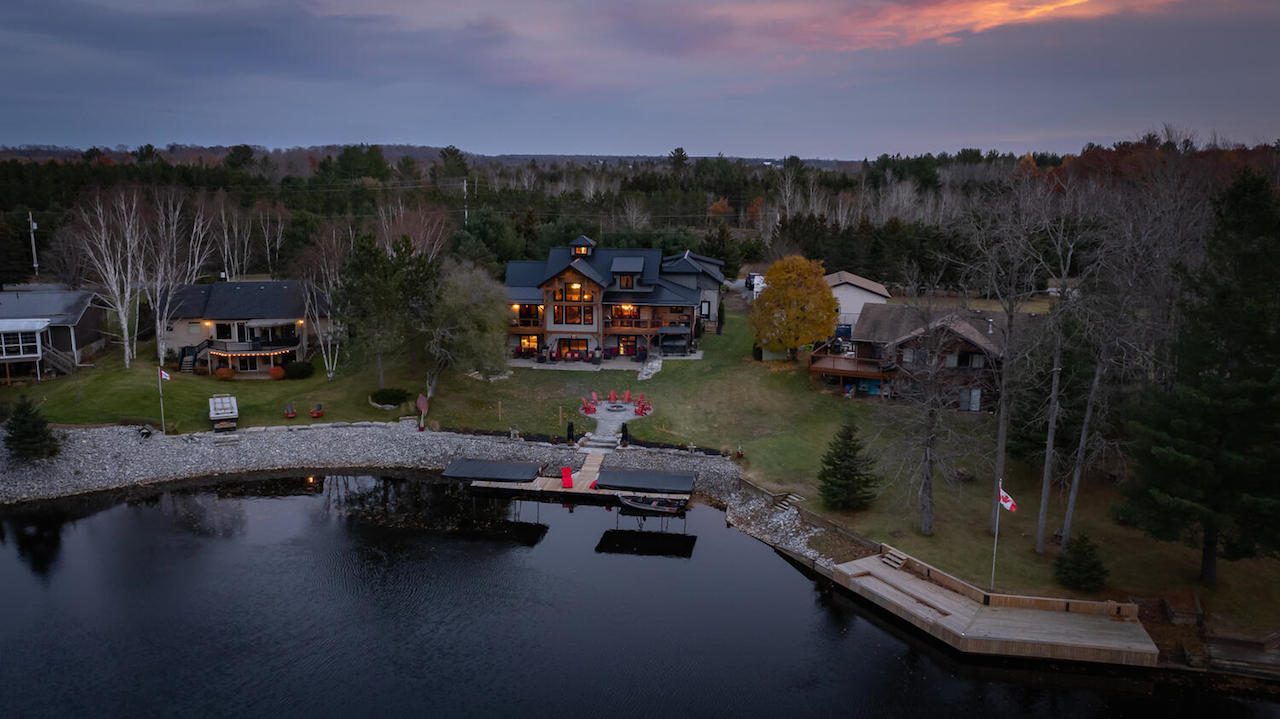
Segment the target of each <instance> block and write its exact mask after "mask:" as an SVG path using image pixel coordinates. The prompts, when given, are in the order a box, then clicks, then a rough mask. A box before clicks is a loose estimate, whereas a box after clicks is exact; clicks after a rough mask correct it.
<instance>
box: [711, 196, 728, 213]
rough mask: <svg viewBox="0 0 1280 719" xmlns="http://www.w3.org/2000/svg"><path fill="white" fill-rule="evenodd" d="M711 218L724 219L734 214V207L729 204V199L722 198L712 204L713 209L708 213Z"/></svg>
mask: <svg viewBox="0 0 1280 719" xmlns="http://www.w3.org/2000/svg"><path fill="white" fill-rule="evenodd" d="M707 214H709V215H710V216H711V217H724V216H726V215H732V214H733V206H732V205H730V204H729V198H727V197H721V198H720V199H718V200H716V201H715V202H713V203H711V209H710V210H708V211H707Z"/></svg>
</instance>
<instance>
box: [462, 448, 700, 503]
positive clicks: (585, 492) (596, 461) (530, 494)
mask: <svg viewBox="0 0 1280 719" xmlns="http://www.w3.org/2000/svg"><path fill="white" fill-rule="evenodd" d="M603 460H604V455H601V454H590V455H587V459H586V461H584V462H583V463H582V469H581V470H579V471H578V472H576V473H574V474H573V486H572V487H564V486H562V483H563V482H562V480H561V478H560V476H559V475H558V474H557V475H556V476H554V477H536V478H534V480H533V481H532V482H489V481H484V480H473V481H472V482H471V487H472V488H473V489H483V490H485V491H489V492H495V493H500V494H512V495H519V496H521V497H527V498H534V499H538V498H541V499H542V500H544V501H552V500H555V501H564V502H579V503H591V504H617V496H618V495H619V494H625V495H627V496H628V497H656V498H658V499H688V498H689V495H688V494H684V493H676V494H671V493H664V492H647V491H640V490H631V489H627V490H618V489H592V488H591V483H592V482H594V481H596V480H597V479H599V477H600V463H601V462H602V461H603Z"/></svg>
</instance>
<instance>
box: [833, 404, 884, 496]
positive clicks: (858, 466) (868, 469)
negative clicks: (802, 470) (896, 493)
mask: <svg viewBox="0 0 1280 719" xmlns="http://www.w3.org/2000/svg"><path fill="white" fill-rule="evenodd" d="M874 466H875V460H874V459H872V458H871V457H868V456H867V455H866V453H865V451H864V449H863V447H862V441H861V440H859V439H858V427H857V425H855V424H854V422H853V420H852V419H850V420H848V421H846V422H845V423H844V425H843V426H841V427H840V431H838V432H836V436H835V438H834V439H832V440H831V444H830V445H829V446H828V448H827V454H826V455H825V456H824V457H823V458H822V470H821V471H820V472H818V493H819V494H821V495H822V502H823V504H825V505H827V506H828V507H830V508H831V509H861V508H863V507H866V506H867V505H869V504H871V502H872V500H874V499H875V498H876V491H875V490H876V485H878V484H879V483H880V478H879V477H877V476H876V475H875V474H874V473H873V472H872V469H873V467H874Z"/></svg>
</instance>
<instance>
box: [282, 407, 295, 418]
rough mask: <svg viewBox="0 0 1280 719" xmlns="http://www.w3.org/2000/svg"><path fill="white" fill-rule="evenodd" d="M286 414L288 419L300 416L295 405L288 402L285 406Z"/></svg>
mask: <svg viewBox="0 0 1280 719" xmlns="http://www.w3.org/2000/svg"><path fill="white" fill-rule="evenodd" d="M284 416H285V417H286V418H287V419H293V418H294V417H297V416H298V411H297V410H295V409H294V408H293V405H291V404H286V405H285V406H284Z"/></svg>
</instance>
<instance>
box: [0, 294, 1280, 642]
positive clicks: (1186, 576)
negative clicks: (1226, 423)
mask: <svg viewBox="0 0 1280 719" xmlns="http://www.w3.org/2000/svg"><path fill="white" fill-rule="evenodd" d="M727 320H728V321H727V326H726V328H725V333H724V334H723V335H718V336H717V335H707V336H705V337H703V339H702V346H703V349H704V353H705V356H704V358H703V359H702V360H700V361H695V360H667V361H665V362H664V363H663V368H662V371H661V372H660V373H659V374H658V375H656V376H655V377H654V378H653V379H651V380H648V381H646V382H643V383H642V382H638V381H637V380H636V374H635V372H634V371H604V372H571V371H550V370H532V369H517V370H514V371H513V372H512V374H511V376H510V377H509V378H507V379H504V380H499V381H493V382H490V381H487V380H477V379H473V378H471V377H466V376H463V375H459V374H456V373H455V374H448V375H446V376H445V377H444V378H442V379H441V382H440V385H439V388H438V391H437V396H436V398H435V399H434V400H433V403H432V408H431V414H430V417H431V418H432V419H433V420H434V421H436V422H439V423H440V425H442V426H445V427H464V428H475V429H493V430H505V429H507V428H509V427H511V426H513V425H514V426H516V427H517V428H519V429H520V430H521V431H523V432H535V433H540V434H551V435H563V434H564V432H565V423H567V422H568V421H573V422H574V424H575V429H576V430H577V431H578V432H582V431H586V430H590V429H592V428H593V427H594V421H593V420H590V419H589V418H587V417H584V416H582V415H580V414H578V411H577V408H578V406H579V398H580V397H582V396H584V395H589V394H590V392H591V391H593V390H594V391H596V392H597V393H599V394H601V395H604V394H607V393H608V391H609V390H610V389H615V390H618V391H619V392H622V391H624V390H627V389H630V390H632V391H633V392H644V393H645V394H646V396H647V397H648V398H649V399H650V401H651V402H652V403H653V405H654V413H653V414H652V415H651V416H649V417H647V418H644V419H636V420H633V421H632V422H630V423H629V424H628V426H629V428H630V430H631V433H632V434H633V435H635V436H636V437H637V438H640V439H644V440H650V441H660V442H668V443H673V444H687V443H690V442H692V443H694V444H696V445H698V446H700V447H714V448H722V447H725V448H729V449H730V450H736V449H737V448H738V446H739V445H741V447H742V449H743V452H744V453H745V455H746V459H745V469H746V471H747V473H748V475H749V476H750V477H751V479H752V480H753V481H755V482H757V483H760V484H762V485H764V486H766V487H768V488H770V489H772V490H774V491H783V490H785V491H789V492H793V493H795V494H798V495H800V496H802V497H805V498H806V500H805V502H804V504H805V505H806V506H808V507H809V508H810V509H813V510H815V511H819V512H821V513H823V514H824V515H825V516H827V517H829V518H831V519H832V520H834V521H836V522H838V523H840V524H841V525H843V526H845V527H847V528H848V529H850V530H852V531H854V532H857V533H859V534H861V535H863V536H866V537H869V538H871V539H874V540H878V541H884V542H888V543H889V544H893V545H895V546H897V547H899V548H901V549H903V550H904V551H907V552H909V553H911V554H913V555H915V556H917V557H919V558H920V559H922V560H924V561H926V562H930V563H932V564H934V565H935V566H938V567H939V568H941V569H944V570H946V571H948V572H951V573H953V574H955V575H957V576H959V577H961V578H963V579H965V580H967V581H969V582H972V583H973V584H976V585H978V586H982V587H985V586H987V584H988V582H989V580H990V573H991V536H990V534H988V532H987V519H988V513H989V507H990V504H989V501H990V496H991V495H990V493H991V469H990V466H991V465H990V461H989V456H990V450H991V448H992V447H993V445H994V441H993V439H992V437H993V435H994V427H993V425H994V420H993V418H991V417H989V416H974V415H963V416H960V415H956V416H952V417H950V419H949V421H950V424H951V426H952V428H953V429H954V430H956V439H955V440H954V442H955V443H956V444H957V446H960V447H964V448H966V449H967V450H968V451H969V453H970V456H969V458H968V459H967V460H966V461H965V462H963V464H964V465H965V466H967V468H968V469H970V470H971V471H972V472H973V474H974V475H975V476H977V477H978V479H977V480H975V481H973V482H971V483H963V484H962V483H954V482H946V481H940V482H939V483H938V484H937V486H936V487H935V491H934V497H935V503H936V519H935V528H934V534H933V536H931V537H924V536H922V535H920V534H919V532H918V528H919V518H918V517H919V515H918V512H917V509H916V506H917V501H918V500H917V496H916V494H915V492H914V489H913V488H912V487H911V486H910V485H909V483H908V482H907V481H906V480H905V479H901V478H898V479H894V478H892V477H890V479H891V480H892V481H889V482H887V483H886V485H885V486H884V487H883V489H882V492H881V496H880V497H879V498H878V499H877V500H876V502H875V503H874V504H873V505H872V506H871V508H870V509H867V510H864V511H861V512H857V513H837V512H828V511H825V510H824V509H823V508H822V507H821V505H820V503H819V502H818V500H817V497H818V493H817V479H816V477H817V473H818V470H819V468H820V466H821V458H822V455H823V453H824V452H825V451H826V447H827V443H828V442H829V441H830V439H831V437H832V436H833V435H834V434H835V432H836V430H837V428H838V427H839V425H840V423H841V422H842V421H843V419H844V418H845V417H846V416H851V415H852V416H854V417H857V418H858V420H859V424H860V427H861V434H862V436H863V438H864V439H866V440H867V441H868V443H869V446H870V449H871V451H873V452H874V453H878V454H879V455H880V458H881V460H882V466H883V467H885V468H886V471H889V469H891V468H892V467H893V466H894V464H895V460H896V459H897V458H898V457H900V456H901V454H902V450H901V448H900V447H899V445H897V444H896V442H895V433H896V430H894V429H893V424H894V422H893V420H894V419H895V417H897V416H900V415H901V414H902V413H903V412H904V411H905V410H904V409H903V408H902V407H900V406H896V405H892V404H884V403H882V402H880V401H878V400H875V399H868V400H863V399H858V400H847V399H844V398H843V397H840V396H839V395H837V394H836V393H834V392H832V391H825V388H824V387H823V386H820V385H816V384H815V383H814V382H812V381H811V380H810V379H809V377H808V374H807V372H806V371H805V363H804V362H803V360H802V361H800V362H794V363H792V362H756V361H754V360H752V359H751V337H750V334H749V330H748V328H747V323H746V318H745V316H744V315H743V314H742V313H740V312H731V313H730V314H729V316H728V318H727ZM148 349H149V348H143V349H142V352H143V356H144V357H149V356H151V355H148V354H146V351H147V350H148ZM118 356H119V353H118V351H116V352H113V353H112V354H111V355H110V356H108V357H106V358H104V359H102V360H100V361H99V363H98V365H99V366H98V367H97V368H96V369H93V370H88V371H84V372H81V373H80V374H77V375H75V376H72V377H66V378H60V379H57V380H54V381H50V382H44V383H40V384H38V385H31V386H29V387H26V388H7V389H0V401H5V400H10V401H12V400H13V399H16V397H17V396H18V395H19V394H22V393H26V394H28V395H30V396H31V397H32V398H33V399H35V400H37V401H39V402H41V403H42V408H43V410H44V411H45V413H46V414H47V416H49V418H50V419H51V420H52V421H55V422H66V423H98V422H112V421H115V420H116V419H118V418H120V417H122V416H143V417H157V416H158V414H159V410H158V402H157V398H156V380H155V376H156V375H155V367H154V364H152V363H150V362H148V361H146V360H144V361H142V362H140V363H139V364H137V365H135V367H134V368H132V369H130V370H128V371H126V370H124V369H123V367H122V366H121V363H120V360H119V358H118ZM412 366H413V363H412V360H411V358H401V359H400V360H398V361H395V362H389V363H388V372H387V384H388V385H389V386H397V387H403V388H405V389H408V390H410V391H411V392H414V393H415V394H416V392H418V391H420V389H421V388H422V377H421V375H420V373H417V372H415V371H413V370H412V369H411V368H412ZM173 376H174V379H173V381H172V382H167V383H166V384H165V397H166V409H167V411H168V419H169V421H170V422H171V423H177V425H178V428H179V429H180V430H181V431H194V430H201V429H205V428H207V427H208V420H207V419H206V411H207V398H208V396H209V395H210V394H213V393H215V392H229V393H232V394H235V395H236V396H237V398H239V403H240V408H241V417H242V422H243V423H244V424H280V423H284V422H286V421H287V420H285V419H284V418H283V416H282V410H283V407H284V405H285V404H286V403H288V402H292V403H293V404H294V406H295V407H297V409H298V411H299V413H300V416H299V418H298V419H295V420H292V421H294V422H310V421H313V420H310V419H309V418H307V417H306V415H305V412H306V409H307V408H308V407H309V406H310V405H312V404H314V403H316V402H322V403H324V406H325V420H327V421H336V420H341V421H353V420H366V419H375V420H376V419H382V420H385V419H389V418H394V417H395V416H397V415H398V414H400V413H399V412H383V411H382V410H378V409H375V408H373V407H370V406H369V404H368V403H367V402H366V400H365V397H366V395H367V394H368V393H369V392H370V391H372V390H373V389H374V388H375V387H376V385H377V383H376V379H375V377H374V374H373V372H372V371H371V370H370V369H367V368H349V369H348V371H347V373H346V374H344V375H342V376H340V377H339V378H338V379H337V380H336V381H334V382H327V381H325V379H324V377H323V376H321V375H317V376H313V377H311V378H309V379H306V380H298V381H292V380H282V381H252V380H242V381H236V382H221V381H218V380H215V379H212V378H208V377H195V376H192V375H179V374H176V373H174V374H173ZM500 408H501V416H499V409H500ZM409 411H410V410H409V409H408V408H406V410H405V412H406V413H408V412H409ZM1038 485H1039V469H1038V467H1029V466H1021V465H1019V464H1017V463H1013V464H1012V466H1011V467H1010V468H1009V471H1008V472H1007V475H1006V479H1005V487H1006V489H1007V490H1008V491H1009V492H1010V494H1012V495H1013V496H1014V497H1015V498H1016V499H1017V501H1018V512H1017V513H1016V514H1010V513H1008V512H1004V513H1003V514H1002V515H1001V531H1000V553H999V564H998V566H997V574H996V589H997V590H998V591H1004V592H1019V593H1029V594H1042V595H1056V596H1075V595H1073V593H1072V592H1070V591H1068V590H1066V589H1065V588H1063V587H1061V586H1059V585H1058V584H1056V583H1055V582H1054V580H1053V556H1054V554H1053V553H1052V552H1050V553H1046V555H1044V556H1040V555H1037V554H1035V552H1034V551H1033V546H1034V535H1035V525H1036V516H1037V513H1038V511H1039V508H1038V502H1039V494H1040V492H1039V486H1038ZM1118 498H1119V494H1118V491H1117V490H1116V489H1115V488H1114V487H1111V486H1100V485H1093V484H1090V485H1088V486H1086V487H1085V489H1084V490H1083V491H1082V492H1081V496H1080V505H1079V509H1078V512H1077V517H1078V519H1077V521H1076V527H1077V531H1078V530H1083V531H1086V532H1088V534H1089V535H1090V536H1092V537H1093V539H1094V540H1095V541H1097V542H1098V544H1099V545H1100V546H1101V548H1102V556H1103V560H1104V562H1105V563H1106V565H1107V567H1108V568H1109V569H1110V570H1111V576H1110V579H1109V582H1108V584H1109V587H1108V589H1106V590H1104V592H1103V593H1102V594H1100V595H1098V596H1104V597H1111V598H1120V599H1123V598H1127V597H1129V596H1130V595H1134V594H1158V593H1162V592H1172V591H1178V590H1183V589H1193V590H1196V591H1199V592H1200V594H1201V597H1202V598H1203V600H1204V602H1205V605H1206V606H1207V607H1208V608H1209V609H1210V610H1211V611H1213V612H1215V613H1218V614H1221V615H1223V616H1225V617H1227V618H1228V619H1229V620H1230V621H1232V622H1233V623H1235V624H1236V625H1237V626H1238V627H1239V628H1241V629H1242V630H1245V631H1253V632H1264V631H1269V630H1271V629H1274V628H1275V627H1276V626H1280V603H1277V602H1276V601H1274V600H1275V587H1277V586H1280V561H1277V560H1275V559H1257V560H1248V561H1242V562H1220V563H1219V586H1218V587H1217V588H1216V589H1213V590H1206V589H1204V588H1202V587H1200V586H1199V585H1198V584H1197V581H1196V580H1197V576H1198V569H1199V559H1200V557H1199V551H1198V550H1197V549H1195V548H1192V547H1187V546H1184V545H1181V544H1177V543H1169V542H1156V541H1154V540H1152V539H1149V538H1147V537H1146V536H1144V535H1143V534H1142V532H1140V531H1138V530H1136V529H1133V528H1131V527H1124V526H1121V525H1119V524H1117V523H1116V522H1115V521H1113V520H1112V519H1111V518H1110V515H1109V513H1108V507H1109V505H1110V504H1111V503H1112V502H1114V501H1116V500H1117V499H1118ZM1050 501H1051V504H1050V521H1049V526H1050V528H1051V530H1052V529H1056V528H1057V527H1059V526H1061V521H1062V513H1063V509H1064V507H1065V497H1064V496H1063V493H1062V492H1060V491H1055V493H1054V494H1053V495H1052V497H1051V500H1050ZM1055 549H1056V548H1055ZM836 558H837V559H839V557H836Z"/></svg>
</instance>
